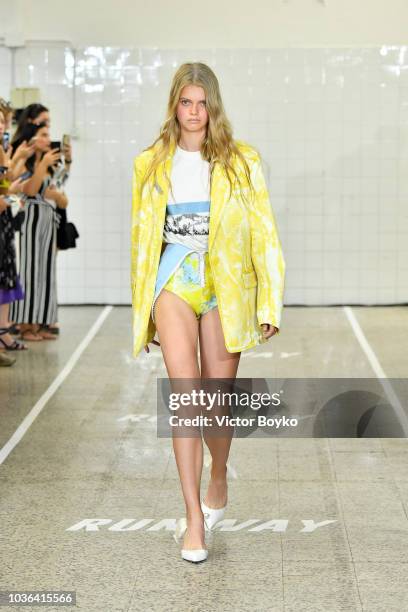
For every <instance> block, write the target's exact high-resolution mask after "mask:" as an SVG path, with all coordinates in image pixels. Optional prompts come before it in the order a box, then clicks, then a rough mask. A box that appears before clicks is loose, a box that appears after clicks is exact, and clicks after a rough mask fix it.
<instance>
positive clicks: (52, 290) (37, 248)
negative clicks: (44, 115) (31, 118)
mask: <svg viewBox="0 0 408 612" xmlns="http://www.w3.org/2000/svg"><path fill="white" fill-rule="evenodd" d="M24 141H26V142H31V144H33V145H34V154H33V155H32V156H31V157H29V158H28V159H27V161H26V163H25V167H24V171H25V172H27V173H29V175H28V178H26V180H25V181H24V184H23V185H22V187H21V191H22V193H23V197H24V209H25V216H24V221H23V224H22V226H21V238H20V277H21V283H22V285H23V288H24V293H25V295H24V298H23V299H22V300H18V301H14V302H13V303H12V306H11V310H10V318H11V319H12V320H13V321H14V322H15V323H16V324H19V325H20V334H21V338H22V339H24V340H28V341H40V340H44V339H47V340H48V339H55V338H56V336H55V334H52V333H51V332H50V331H49V330H46V329H43V328H42V326H44V325H45V326H46V325H49V324H53V323H55V322H56V321H57V287H56V259H55V256H56V231H57V223H58V221H57V217H56V212H55V211H56V207H57V205H58V203H61V204H63V203H64V202H65V200H64V202H63V201H62V200H63V199H64V196H62V195H61V194H60V193H54V190H52V189H51V190H50V189H49V184H50V181H51V178H52V174H53V166H54V165H55V164H56V162H57V159H58V158H59V156H60V151H59V150H58V149H51V138H50V133H49V127H48V125H47V124H46V123H43V124H40V125H36V124H34V123H32V122H31V123H28V124H27V125H26V127H25V128H24V129H23V130H22V131H21V133H20V138H19V139H18V140H13V143H14V146H15V147H18V146H19V145H20V144H21V143H22V142H24Z"/></svg>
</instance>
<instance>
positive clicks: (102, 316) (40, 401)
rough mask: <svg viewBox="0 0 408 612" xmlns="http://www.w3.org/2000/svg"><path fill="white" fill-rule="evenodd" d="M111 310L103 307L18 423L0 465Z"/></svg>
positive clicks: (60, 383) (108, 307)
mask: <svg viewBox="0 0 408 612" xmlns="http://www.w3.org/2000/svg"><path fill="white" fill-rule="evenodd" d="M112 310H113V306H105V308H104V309H103V311H102V312H101V314H100V315H99V316H98V318H97V319H96V321H95V323H94V324H93V325H92V327H91V329H90V330H89V331H88V333H87V334H86V336H85V338H84V339H83V340H82V342H81V343H80V344H79V345H78V346H77V348H76V349H75V351H74V352H73V353H72V355H71V357H70V358H69V359H68V361H67V363H66V365H65V366H64V368H63V369H62V370H61V372H60V373H59V374H58V376H57V377H56V378H55V379H54V380H53V382H52V383H51V384H50V385H49V387H48V388H47V389H46V391H45V392H44V393H43V394H42V396H41V397H40V398H39V399H38V400H37V402H36V403H35V404H34V406H33V407H32V408H31V410H30V412H29V413H28V414H27V415H26V417H25V418H24V420H23V421H22V422H21V423H20V425H19V426H18V428H17V429H16V431H15V432H14V433H13V435H12V436H11V438H10V439H9V440H8V441H7V442H6V444H5V445H4V446H3V447H2V448H1V449H0V465H1V464H2V463H4V461H5V460H6V459H7V457H8V456H9V454H10V453H11V451H12V450H13V449H14V448H15V447H16V446H17V444H18V443H19V442H20V440H21V439H22V438H23V436H24V435H25V433H26V432H27V430H28V429H29V427H30V426H31V425H32V423H33V422H34V421H35V419H36V418H37V416H38V415H39V414H40V412H41V411H42V410H43V408H44V407H45V406H46V405H47V403H48V401H49V400H50V399H51V397H52V396H53V395H54V393H55V392H56V391H57V390H58V388H59V387H60V386H61V385H62V383H63V382H64V380H65V379H66V378H67V376H68V375H69V374H70V372H71V371H72V370H73V368H74V367H75V365H76V363H77V362H78V360H79V358H80V357H81V355H82V353H83V352H84V351H85V349H86V348H87V347H88V346H89V344H90V343H91V342H92V340H93V338H94V337H95V335H96V334H97V333H98V331H99V330H100V328H101V327H102V325H103V323H104V322H105V320H106V318H107V317H108V315H109V314H110V313H111V311H112Z"/></svg>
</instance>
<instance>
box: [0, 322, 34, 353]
mask: <svg viewBox="0 0 408 612" xmlns="http://www.w3.org/2000/svg"><path fill="white" fill-rule="evenodd" d="M9 333H10V328H9V327H1V328H0V336H5V335H6V334H9ZM0 342H1V343H2V345H3V346H4V348H5V349H6V351H27V350H28V347H27V346H26V345H25V344H23V343H22V342H20V341H19V340H14V341H13V343H12V344H7V342H5V341H4V340H3V338H0Z"/></svg>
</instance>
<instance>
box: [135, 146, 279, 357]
mask: <svg viewBox="0 0 408 612" xmlns="http://www.w3.org/2000/svg"><path fill="white" fill-rule="evenodd" d="M235 142H236V144H237V146H238V147H239V148H240V150H241V151H242V153H243V154H244V156H245V158H246V160H247V162H248V164H249V167H250V170H251V180H252V183H253V185H254V188H255V192H256V196H255V198H253V199H252V200H251V205H250V206H248V205H247V204H245V203H243V202H242V200H241V198H240V197H239V191H238V190H237V189H235V190H233V191H232V197H231V199H228V197H229V189H230V186H229V181H228V178H227V177H226V176H225V174H224V172H223V170H222V167H221V166H220V165H219V164H218V163H216V164H215V166H214V170H213V179H212V181H213V182H212V186H211V194H210V196H211V197H210V226H209V236H208V251H209V260H210V265H211V271H212V276H213V279H214V287H215V293H216V298H217V303H218V309H219V314H220V319H221V324H222V329H223V332H224V339H225V346H226V348H227V350H228V351H229V352H230V353H236V352H239V351H244V350H246V349H249V348H251V347H253V346H255V345H256V344H261V343H263V342H266V341H267V339H265V338H264V337H263V335H262V328H261V324H262V323H270V324H272V325H274V326H275V327H277V328H279V327H280V320H281V311H282V301H283V292H284V276H285V261H284V258H283V254H282V249H281V244H280V241H279V237H278V233H277V229H276V224H275V219H274V214H273V211H272V208H271V205H270V201H269V196H268V190H267V187H266V183H265V179H264V175H263V171H262V166H261V159H260V156H259V154H258V152H257V151H256V149H255V148H254V147H252V146H250V145H249V144H247V143H245V142H242V141H235ZM174 151H175V147H174V146H173V147H172V149H171V150H170V153H169V155H168V157H167V159H166V160H165V161H164V162H163V163H162V164H161V166H159V168H158V172H157V181H156V183H154V184H153V183H152V182H153V180H154V179H153V178H152V177H150V178H149V182H148V183H147V184H146V185H145V186H144V188H143V192H141V189H140V185H141V179H142V177H143V176H144V173H145V172H146V170H147V168H148V165H149V162H150V160H151V158H152V151H151V150H148V151H143V152H142V153H141V154H140V155H138V156H137V157H136V158H135V160H134V170H133V198H132V231H131V288H132V309H133V356H134V357H136V356H137V355H138V353H139V352H140V351H141V349H142V348H143V347H144V346H145V345H146V344H148V343H149V342H151V341H152V340H153V337H154V336H155V333H156V327H155V324H154V323H153V321H152V318H151V306H152V301H153V295H154V289H155V284H156V275H157V270H158V266H159V261H160V256H161V253H162V247H163V226H164V222H165V215H166V204H167V195H168V186H167V181H166V179H165V176H164V171H166V172H167V175H168V176H171V174H170V173H171V164H172V158H173V155H174ZM233 164H234V168H235V170H236V171H237V172H238V175H239V177H240V180H241V183H242V185H243V189H244V190H245V194H246V195H247V194H249V186H248V182H247V179H246V176H245V172H244V170H243V168H242V164H241V163H238V162H236V161H233ZM149 183H150V184H151V185H152V187H153V191H152V194H151V193H150V185H149Z"/></svg>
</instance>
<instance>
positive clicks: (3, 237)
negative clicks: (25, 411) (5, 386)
mask: <svg viewBox="0 0 408 612" xmlns="http://www.w3.org/2000/svg"><path fill="white" fill-rule="evenodd" d="M7 127H8V124H7V115H6V114H5V113H4V111H3V107H2V105H1V102H0V143H3V142H4V140H3V138H4V133H5V130H6V128H7ZM6 149H7V151H5V148H4V146H3V145H2V144H0V185H1V186H2V196H1V202H0V349H1V350H5V351H17V350H24V349H26V348H27V347H26V346H25V344H23V343H22V342H19V341H18V340H14V339H13V338H12V336H11V335H10V333H9V331H10V326H11V324H10V322H9V305H10V303H12V302H13V301H15V300H20V299H22V298H23V297H24V291H23V288H22V286H21V282H20V278H19V275H18V274H17V262H16V251H15V244H14V236H15V231H14V218H13V213H12V197H11V196H12V194H13V193H15V192H16V191H18V190H20V189H21V187H22V182H21V180H15V174H16V173H17V172H18V171H19V168H20V169H21V168H23V167H24V163H25V160H26V159H27V158H28V157H29V155H30V154H32V153H33V152H34V148H33V147H32V146H30V145H28V143H26V142H22V143H20V145H19V146H18V147H17V149H16V153H15V156H14V158H13V159H11V152H12V147H11V146H8V147H6ZM2 179H3V180H2ZM2 362H3V365H4V359H2ZM7 365H9V364H7Z"/></svg>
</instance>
